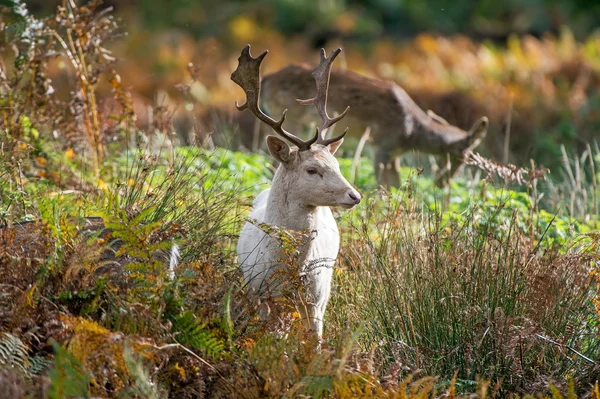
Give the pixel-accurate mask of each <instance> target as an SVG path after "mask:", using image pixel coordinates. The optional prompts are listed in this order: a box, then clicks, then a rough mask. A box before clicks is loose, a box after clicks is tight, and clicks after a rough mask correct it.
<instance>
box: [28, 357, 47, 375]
mask: <svg viewBox="0 0 600 399" xmlns="http://www.w3.org/2000/svg"><path fill="white" fill-rule="evenodd" d="M51 364H52V360H50V359H48V358H45V357H43V356H39V355H36V356H33V357H31V358H29V370H28V372H29V374H30V375H41V374H42V373H43V372H44V371H45V370H46V369H47V368H48V366H50V365H51Z"/></svg>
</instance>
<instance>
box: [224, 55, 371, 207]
mask: <svg viewBox="0 0 600 399" xmlns="http://www.w3.org/2000/svg"><path fill="white" fill-rule="evenodd" d="M340 52H341V49H339V48H338V49H336V50H334V51H333V52H332V53H331V55H330V56H329V58H328V57H327V56H326V54H325V50H324V49H321V62H320V64H319V66H318V67H317V68H316V69H315V70H314V72H313V74H312V75H313V77H314V78H315V81H316V84H317V94H316V96H315V97H314V98H311V99H308V100H296V101H298V102H299V103H300V104H303V105H309V104H314V105H315V107H316V108H317V112H318V114H319V116H320V117H321V120H322V123H321V125H320V126H319V127H318V128H317V130H316V132H315V135H314V136H313V137H312V138H310V139H309V140H306V141H304V140H302V139H300V138H299V137H297V136H296V135H294V134H292V133H289V132H287V131H286V130H285V129H284V128H283V123H284V121H285V116H286V113H287V110H285V111H284V112H283V115H282V116H281V119H279V120H278V121H276V120H274V119H272V118H271V117H269V116H268V115H266V114H265V113H264V112H263V111H262V110H261V109H260V107H259V98H260V64H261V62H262V61H263V59H264V58H265V56H266V55H267V53H268V50H266V51H264V52H263V53H262V54H260V55H259V56H258V57H256V58H254V57H252V55H250V45H247V46H246V47H244V49H243V50H242V53H241V55H240V57H239V58H238V62H239V65H238V67H237V68H236V70H235V71H234V72H233V73H232V74H231V80H233V81H234V82H235V83H237V84H238V85H239V86H240V87H241V88H242V89H244V92H245V93H246V102H245V103H244V104H243V105H238V103H237V102H236V107H237V109H238V110H240V111H243V110H246V109H249V110H250V111H252V113H253V114H254V115H255V116H256V117H257V118H258V119H259V120H261V121H262V122H264V123H265V124H267V125H268V126H270V127H271V128H272V129H273V130H274V131H275V133H277V134H278V135H279V136H280V137H277V136H268V137H267V147H268V149H269V152H270V154H271V156H272V157H273V158H274V159H276V160H277V161H279V162H280V166H279V168H278V169H277V173H276V175H275V178H274V180H273V189H275V185H276V183H277V184H278V185H280V186H281V187H284V189H285V192H286V196H287V197H288V198H293V199H295V200H296V201H299V202H300V204H301V205H304V206H341V207H344V208H352V207H353V206H355V205H356V204H358V203H359V202H360V199H361V197H360V194H359V193H358V192H357V191H356V190H355V189H354V188H352V186H351V185H350V183H348V181H347V180H346V179H345V178H344V176H342V174H341V172H340V167H339V164H338V162H337V160H336V159H335V157H334V156H333V154H334V153H335V151H336V150H337V149H338V148H339V146H340V145H341V144H342V142H343V141H344V135H345V134H346V132H347V131H348V129H346V130H345V131H344V132H343V133H342V134H340V135H339V136H337V137H334V138H331V139H326V138H325V135H326V132H327V130H328V129H329V128H330V127H331V126H333V124H335V123H336V122H338V121H339V120H341V119H342V118H343V117H344V116H346V114H347V113H348V110H349V107H348V108H346V110H345V111H344V112H343V113H342V114H341V115H339V116H337V117H335V118H331V117H329V115H328V114H327V110H326V108H327V91H328V88H329V75H330V72H331V65H332V62H333V60H334V59H335V58H336V57H337V55H338V54H339V53H340ZM282 138H283V139H285V140H287V141H289V142H290V143H291V144H293V146H290V145H289V144H288V143H287V142H286V141H285V140H283V139H282Z"/></svg>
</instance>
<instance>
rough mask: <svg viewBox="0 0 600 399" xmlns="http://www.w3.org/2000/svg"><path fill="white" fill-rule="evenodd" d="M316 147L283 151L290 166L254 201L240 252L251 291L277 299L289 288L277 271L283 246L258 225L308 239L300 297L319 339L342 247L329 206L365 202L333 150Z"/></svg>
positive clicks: (302, 260) (303, 254)
mask: <svg viewBox="0 0 600 399" xmlns="http://www.w3.org/2000/svg"><path fill="white" fill-rule="evenodd" d="M313 147H314V148H312V147H311V149H310V150H308V151H302V152H298V151H296V150H295V149H293V150H290V153H289V154H287V153H286V152H285V149H283V151H284V157H283V158H281V159H283V160H284V161H286V162H285V163H284V164H282V165H281V166H279V168H278V169H277V172H276V173H275V176H274V178H273V184H272V187H271V189H268V190H265V191H263V192H261V193H260V194H259V195H258V197H257V198H256V200H255V201H254V207H253V211H252V213H251V215H250V219H251V221H249V222H247V223H246V224H245V225H244V227H243V229H242V231H241V233H240V238H239V241H238V247H237V253H238V261H239V262H240V267H241V269H242V272H243V274H244V278H245V279H246V282H247V283H248V286H249V287H250V289H251V290H252V291H254V292H256V293H258V294H264V293H265V292H268V293H269V294H270V295H271V296H273V297H278V296H281V295H283V294H284V292H283V291H285V288H286V287H287V286H286V284H285V283H286V281H285V273H275V272H276V271H277V270H278V268H281V267H285V266H284V265H282V264H281V263H280V262H279V260H280V259H281V252H280V245H279V243H278V242H277V240H275V239H273V238H272V237H271V236H269V235H268V234H266V233H265V232H264V231H263V230H262V229H261V228H260V227H257V224H258V223H267V224H269V225H272V226H277V227H279V228H283V229H287V230H297V231H303V232H305V233H306V234H307V235H308V237H309V238H308V240H307V242H306V244H305V245H304V246H303V247H302V248H298V250H299V254H300V255H299V263H300V265H301V267H300V268H299V270H300V271H301V272H300V274H301V276H300V277H301V278H302V279H301V281H302V282H303V283H304V290H303V296H302V297H301V298H299V299H300V300H301V301H302V303H303V305H304V306H305V309H304V308H303V306H299V308H300V312H301V314H303V316H304V317H307V318H308V321H309V324H310V328H311V329H312V330H313V331H314V332H315V333H316V334H317V336H318V337H319V338H320V337H321V336H322V332H323V317H324V314H325V308H326V306H327V302H328V301H329V295H330V292H331V277H332V272H333V266H334V263H335V259H336V258H337V254H338V250H339V244H340V237H339V231H338V228H337V224H336V222H335V219H334V218H333V214H332V213H331V209H329V206H342V207H345V208H351V207H353V206H354V205H356V203H357V201H360V195H359V194H358V192H356V190H354V189H353V188H352V187H351V186H350V184H349V183H348V182H347V181H346V179H344V177H343V176H342V175H341V173H340V171H339V165H338V163H337V160H336V159H335V158H334V157H333V155H332V154H331V153H330V149H329V147H324V146H322V145H313ZM335 148H337V146H336V147H335ZM335 148H334V150H335ZM270 150H271V153H272V154H273V155H274V157H275V158H279V157H278V155H280V154H274V151H273V149H272V148H270ZM286 154H287V155H286ZM287 156H289V158H288V157H287ZM311 167H312V168H317V170H318V171H319V175H309V174H308V173H307V168H311ZM321 175H322V176H321ZM353 196H354V199H353V198H352V197H353ZM356 198H358V200H357V199H356ZM278 277H282V278H278Z"/></svg>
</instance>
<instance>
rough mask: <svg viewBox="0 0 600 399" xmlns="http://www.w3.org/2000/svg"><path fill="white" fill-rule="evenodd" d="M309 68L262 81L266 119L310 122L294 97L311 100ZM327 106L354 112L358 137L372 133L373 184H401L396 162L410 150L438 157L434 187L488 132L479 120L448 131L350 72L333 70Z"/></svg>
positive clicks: (402, 95)
mask: <svg viewBox="0 0 600 399" xmlns="http://www.w3.org/2000/svg"><path fill="white" fill-rule="evenodd" d="M311 72H312V69H311V68H310V67H309V66H307V65H290V66H288V67H286V68H283V69H281V70H279V71H277V72H275V73H273V74H270V75H268V76H265V77H264V79H263V81H262V90H263V95H262V98H261V100H262V102H263V104H264V108H265V110H266V111H267V112H268V113H269V114H279V113H281V112H282V111H283V110H285V109H287V110H288V115H289V116H290V118H289V119H290V120H291V121H295V122H296V125H292V127H293V128H294V129H296V130H298V129H299V128H301V127H302V125H304V126H307V125H308V124H309V121H311V120H313V117H314V111H311V110H310V109H309V108H308V107H302V106H301V105H298V104H297V103H296V101H295V99H296V98H306V97H310V96H311V95H313V93H314V80H313V79H312V77H311ZM329 94H330V95H331V99H330V101H329V103H328V105H329V107H330V108H329V109H330V111H331V112H332V113H338V114H342V113H343V112H345V111H344V110H345V108H346V107H347V106H350V108H352V113H351V114H350V115H349V116H348V124H349V125H350V126H352V127H353V130H352V133H353V134H355V135H358V134H361V133H362V132H363V131H364V129H365V128H366V127H370V128H371V137H372V138H373V142H374V145H375V146H376V147H377V150H376V155H375V170H376V171H377V172H376V173H377V180H378V182H379V183H380V184H383V185H386V186H397V185H398V184H399V179H400V176H399V173H398V166H397V165H398V163H397V162H395V161H396V159H397V157H398V156H399V155H401V154H402V153H405V152H407V151H410V150H418V151H420V152H422V153H427V154H433V155H441V156H442V157H443V161H444V164H446V163H447V162H446V160H449V161H450V166H449V168H445V169H444V170H443V171H442V172H440V173H438V176H437V177H436V179H435V181H436V184H437V185H438V186H442V185H444V184H445V183H447V181H448V179H449V178H450V177H452V175H453V174H454V173H455V172H456V171H457V170H458V168H459V167H460V166H461V165H462V163H463V162H462V160H463V157H464V155H465V153H466V152H467V150H472V149H474V148H475V147H477V146H478V145H479V144H480V143H481V141H482V140H483V138H484V137H485V134H486V132H487V128H488V118H487V117H485V116H484V117H481V118H479V119H478V120H477V121H476V122H475V123H474V124H473V126H472V127H471V129H469V130H468V131H466V130H462V129H460V128H458V127H456V126H452V125H451V124H449V123H448V122H447V121H446V120H444V119H443V118H441V117H440V116H438V115H436V114H435V113H433V112H432V111H428V112H424V111H423V110H422V109H421V108H419V106H418V105H417V104H416V103H415V102H414V101H413V100H412V99H411V98H410V96H409V95H408V94H407V93H406V92H405V91H404V90H403V89H402V88H401V87H399V86H398V85H396V84H395V83H392V82H387V81H382V80H377V79H370V78H367V77H364V76H361V75H358V74H356V73H353V72H350V71H339V70H338V71H335V70H334V71H332V72H331V82H330V89H329Z"/></svg>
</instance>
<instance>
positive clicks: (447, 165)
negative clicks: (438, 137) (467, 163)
mask: <svg viewBox="0 0 600 399" xmlns="http://www.w3.org/2000/svg"><path fill="white" fill-rule="evenodd" d="M444 158H445V159H444V161H445V162H444V163H443V165H444V167H443V168H442V170H440V172H438V175H437V176H436V177H435V185H436V186H438V187H445V186H447V185H448V184H449V183H450V180H451V179H452V176H454V174H455V173H456V172H457V171H458V169H460V167H461V166H462V162H461V160H460V158H458V157H457V156H455V155H449V154H448V155H446V156H445V157H444Z"/></svg>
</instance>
